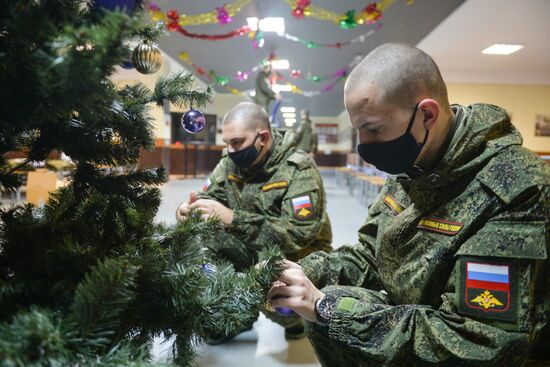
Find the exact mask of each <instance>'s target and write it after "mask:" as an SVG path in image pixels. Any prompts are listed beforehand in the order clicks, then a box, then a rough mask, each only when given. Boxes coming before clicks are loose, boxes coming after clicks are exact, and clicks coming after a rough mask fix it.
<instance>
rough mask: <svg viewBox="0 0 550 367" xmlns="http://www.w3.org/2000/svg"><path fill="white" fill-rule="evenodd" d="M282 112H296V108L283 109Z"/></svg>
mask: <svg viewBox="0 0 550 367" xmlns="http://www.w3.org/2000/svg"><path fill="white" fill-rule="evenodd" d="M281 112H296V108H294V107H286V106H285V107H281Z"/></svg>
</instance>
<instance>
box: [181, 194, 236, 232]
mask: <svg viewBox="0 0 550 367" xmlns="http://www.w3.org/2000/svg"><path fill="white" fill-rule="evenodd" d="M189 208H190V209H198V210H200V211H201V212H202V213H203V214H202V215H203V217H204V218H208V217H217V218H218V219H219V220H220V222H221V223H222V224H223V225H224V227H229V226H230V225H231V223H233V210H231V209H229V208H228V207H226V206H225V205H223V204H221V203H219V202H217V201H216V200H210V199H199V200H197V201H195V202H194V203H193V204H191V205H190V206H189Z"/></svg>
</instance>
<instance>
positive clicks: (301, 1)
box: [292, 0, 311, 19]
mask: <svg viewBox="0 0 550 367" xmlns="http://www.w3.org/2000/svg"><path fill="white" fill-rule="evenodd" d="M310 5H311V0H298V1H296V5H295V7H294V8H293V9H292V16H293V17H294V18H297V19H303V18H304V15H305V12H306V8H307V7H308V6H310Z"/></svg>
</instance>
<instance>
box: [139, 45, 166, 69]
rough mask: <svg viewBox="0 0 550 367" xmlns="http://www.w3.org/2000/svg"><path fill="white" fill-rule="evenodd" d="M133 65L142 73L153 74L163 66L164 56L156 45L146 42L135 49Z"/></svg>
mask: <svg viewBox="0 0 550 367" xmlns="http://www.w3.org/2000/svg"><path fill="white" fill-rule="evenodd" d="M132 63H133V64H134V67H135V68H136V70H137V71H139V72H140V73H142V74H153V73H156V72H157V71H159V69H160V67H161V66H162V55H161V53H160V50H159V48H158V47H157V46H156V45H154V44H152V43H150V42H148V41H144V42H143V43H140V44H139V45H137V46H136V48H134V52H133V53H132Z"/></svg>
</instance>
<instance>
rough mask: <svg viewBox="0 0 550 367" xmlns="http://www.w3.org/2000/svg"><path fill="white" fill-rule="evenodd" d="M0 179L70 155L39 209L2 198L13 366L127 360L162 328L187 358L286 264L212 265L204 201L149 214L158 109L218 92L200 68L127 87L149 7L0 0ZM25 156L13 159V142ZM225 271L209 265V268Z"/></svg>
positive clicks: (145, 358)
mask: <svg viewBox="0 0 550 367" xmlns="http://www.w3.org/2000/svg"><path fill="white" fill-rule="evenodd" d="M0 6H1V8H2V12H1V13H0V14H1V15H0V83H1V85H2V88H1V90H0V100H1V101H2V102H1V107H0V154H2V155H0V185H1V188H2V190H5V191H10V190H13V189H15V188H16V187H17V186H18V184H19V183H18V180H17V176H15V175H14V172H15V171H16V170H17V169H18V168H20V167H22V166H24V165H25V164H26V163H32V162H36V161H43V160H45V159H46V157H47V156H48V155H49V154H50V153H51V152H52V151H62V152H64V153H65V154H67V155H68V156H70V157H71V159H72V160H73V162H74V168H73V169H72V171H71V174H70V180H69V184H68V185H66V186H65V187H63V188H62V189H60V190H58V191H57V192H55V193H54V194H53V195H52V196H51V197H50V199H49V200H48V202H47V203H46V204H45V205H44V206H42V207H35V206H32V205H30V204H28V205H23V204H20V205H15V206H14V205H9V206H7V205H2V207H1V208H0V232H1V233H0V360H1V363H2V365H3V366H32V365H48V366H76V365H78V366H99V365H101V366H115V365H117V366H120V365H124V366H132V365H136V366H137V365H144V364H148V363H149V362H150V361H149V352H148V351H149V347H150V344H151V341H152V339H153V338H154V337H156V336H159V335H164V336H166V337H172V336H176V342H175V344H174V360H173V362H174V363H175V364H177V365H187V364H189V363H190V361H191V360H192V356H193V343H194V342H196V341H200V340H201V338H202V337H204V335H206V334H207V333H232V332H234V331H235V330H238V329H239V328H240V327H241V325H242V324H248V323H249V322H250V319H251V318H252V317H254V315H255V314H256V313H257V310H258V308H259V306H260V303H261V302H262V299H263V298H264V295H265V291H266V290H267V288H268V287H269V285H270V284H271V282H272V281H273V280H274V279H275V278H276V276H277V274H278V273H279V272H280V269H281V257H280V255H279V253H278V252H277V251H276V250H269V251H268V252H267V254H266V255H265V257H264V259H265V260H266V265H265V266H264V267H263V268H262V271H256V270H254V269H252V270H250V271H248V272H246V273H243V274H239V273H235V272H234V271H233V268H232V267H231V266H228V265H224V264H216V265H215V266H214V265H211V260H210V259H209V258H208V256H207V254H206V253H204V252H203V250H202V249H201V246H200V243H201V241H203V240H204V239H207V238H210V236H213V235H215V233H216V231H218V230H220V227H219V225H218V223H217V222H216V221H215V220H208V221H204V220H202V219H201V217H200V215H199V213H194V214H192V215H191V216H190V217H189V218H188V219H187V220H186V221H185V222H184V223H182V224H180V225H178V226H175V227H168V226H165V225H160V224H155V223H154V217H155V213H156V211H157V208H158V205H159V203H160V192H159V189H158V187H157V186H158V185H159V184H161V183H162V182H164V179H165V178H164V171H163V170H162V169H161V168H159V169H157V170H138V169H136V168H135V164H136V161H137V159H138V157H139V149H140V147H145V148H150V147H152V146H153V142H154V139H153V134H152V125H151V120H150V117H149V116H148V113H147V109H148V105H149V104H152V103H156V104H157V105H162V104H164V103H168V102H170V103H173V104H176V105H181V104H187V105H192V106H201V105H204V104H206V103H207V102H208V101H209V99H210V91H209V90H207V91H204V92H198V91H194V90H192V77H191V76H189V75H184V74H176V75H171V76H167V77H162V78H159V80H158V82H157V84H156V87H155V88H154V90H152V91H151V90H149V89H148V88H146V87H145V86H144V85H142V84H139V83H136V84H133V85H130V86H126V87H124V88H122V89H117V88H116V87H115V85H114V84H113V83H112V82H111V81H110V79H109V77H110V76H111V75H112V74H113V72H114V70H115V68H114V67H115V65H119V64H120V63H122V62H123V61H125V60H126V59H127V57H128V50H127V46H125V45H126V44H127V43H126V42H128V40H131V39H134V40H142V41H143V40H147V41H148V42H149V41H152V40H154V38H155V37H157V36H158V30H157V28H156V27H154V26H147V25H144V24H143V19H142V18H141V16H140V8H141V5H140V4H137V6H136V8H135V10H133V11H132V12H131V13H128V11H129V10H128V9H127V8H124V11H118V10H117V11H110V10H108V9H106V8H104V7H101V6H93V4H92V5H90V4H86V3H83V2H82V1H70V0H58V1H52V0H36V1H30V0H29V1H24V0H19V1H17V0H16V1H11V0H10V1H7V0H3V1H0ZM10 151H19V152H23V153H24V154H25V155H26V157H27V158H26V160H25V162H23V163H21V164H20V165H18V166H15V167H14V166H12V165H9V164H8V162H7V161H6V159H4V154H5V153H7V152H10ZM213 269H215V270H213Z"/></svg>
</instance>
